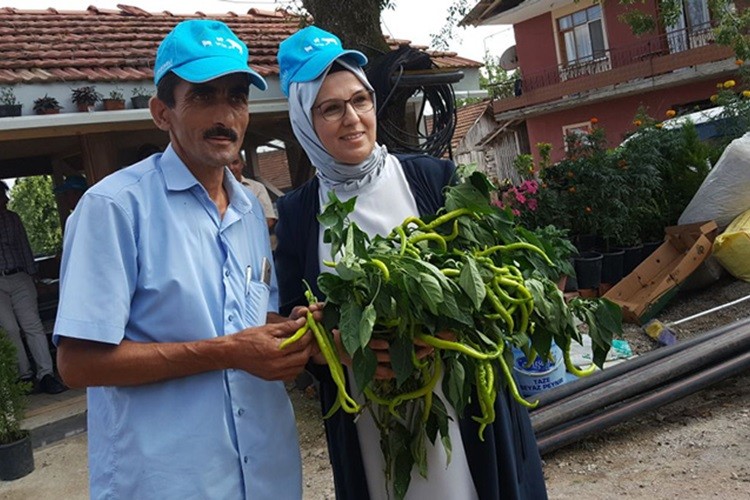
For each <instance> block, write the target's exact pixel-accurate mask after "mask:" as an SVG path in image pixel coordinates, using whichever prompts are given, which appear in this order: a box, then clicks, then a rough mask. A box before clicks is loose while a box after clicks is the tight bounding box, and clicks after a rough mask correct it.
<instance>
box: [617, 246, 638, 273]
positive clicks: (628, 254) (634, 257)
mask: <svg viewBox="0 0 750 500" xmlns="http://www.w3.org/2000/svg"><path fill="white" fill-rule="evenodd" d="M621 248H622V250H623V251H624V252H625V255H623V257H622V274H623V276H627V275H628V274H630V273H631V272H633V269H635V268H636V267H638V264H640V263H641V261H643V255H642V254H643V245H641V244H639V245H633V246H629V247H621Z"/></svg>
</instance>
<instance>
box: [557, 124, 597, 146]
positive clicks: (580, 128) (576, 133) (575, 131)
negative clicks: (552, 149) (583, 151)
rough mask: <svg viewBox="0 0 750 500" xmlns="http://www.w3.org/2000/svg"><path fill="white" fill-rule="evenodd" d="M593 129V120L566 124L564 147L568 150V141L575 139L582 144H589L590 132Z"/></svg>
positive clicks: (563, 130)
mask: <svg viewBox="0 0 750 500" xmlns="http://www.w3.org/2000/svg"><path fill="white" fill-rule="evenodd" d="M591 130H592V123H591V121H587V122H581V123H573V124H571V125H564V126H563V128H562V132H563V149H565V151H566V152H567V151H568V142H569V141H575V140H576V139H577V140H578V142H580V143H581V144H588V141H589V134H590V133H591Z"/></svg>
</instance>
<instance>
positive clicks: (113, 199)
mask: <svg viewBox="0 0 750 500" xmlns="http://www.w3.org/2000/svg"><path fill="white" fill-rule="evenodd" d="M224 187H225V188H226V190H227V192H228V193H229V199H230V203H229V207H228V208H227V210H226V212H225V214H224V217H223V218H221V217H220V216H219V213H218V210H217V208H216V206H215V204H214V203H213V202H212V201H211V199H210V198H209V196H208V194H207V192H206V190H205V189H204V188H203V186H202V185H201V184H200V183H198V181H197V180H196V179H195V177H194V176H193V175H192V174H191V173H190V171H189V170H188V169H187V167H186V166H185V165H184V164H183V163H182V161H181V160H180V159H179V157H178V156H177V155H176V154H175V152H174V150H173V149H172V148H171V147H169V148H168V149H167V150H166V151H165V152H164V154H163V155H154V156H152V157H150V158H148V159H146V160H144V161H142V162H139V163H137V164H135V165H133V166H131V167H128V168H125V169H123V170H120V171H118V172H115V173H113V174H112V175H110V176H108V177H106V178H105V179H103V180H102V181H101V182H99V183H97V184H96V185H95V186H93V187H92V188H90V189H89V190H88V191H87V192H86V194H85V195H84V197H83V198H82V199H81V201H80V202H79V204H78V207H77V208H76V210H75V212H74V213H73V214H72V215H71V217H70V218H69V219H68V225H67V227H66V232H65V241H64V246H63V260H62V268H61V286H60V304H59V309H58V315H57V321H56V323H55V332H54V339H55V342H57V341H58V340H59V337H60V336H65V337H73V338H78V339H85V340H92V341H96V342H105V343H109V344H118V343H120V342H121V341H122V340H123V339H128V340H131V341H135V342H186V341H193V340H200V339H210V338H213V337H217V336H220V335H231V334H233V333H235V332H238V331H240V330H242V329H243V328H247V327H250V326H257V325H262V324H264V323H265V321H266V313H267V312H268V311H276V310H277V302H278V291H277V287H276V276H275V273H273V272H272V273H271V280H270V284H266V283H264V282H263V280H262V276H261V270H262V266H263V262H264V259H265V262H267V263H268V264H270V265H272V262H273V259H272V258H271V253H270V246H269V241H268V232H267V229H266V222H265V219H264V216H263V211H262V209H261V208H260V204H259V203H258V202H257V200H256V199H255V198H254V196H253V195H252V194H250V193H248V192H247V191H246V190H244V189H243V188H242V187H241V185H240V184H239V183H238V182H237V181H236V180H235V179H234V178H233V177H232V176H231V175H230V174H229V173H228V171H227V175H225V181H224ZM88 441H89V472H90V486H91V497H92V498H120V499H136V498H137V499H151V498H158V499H180V500H182V499H188V498H191V499H192V498H194V499H242V498H248V499H266V498H268V499H271V498H273V499H279V498H281V499H295V498H301V496H302V493H301V489H302V477H301V460H300V454H299V445H298V439H297V431H296V428H295V422H294V415H293V410H292V407H291V403H290V401H289V398H288V397H287V394H286V390H285V388H284V385H283V383H282V382H267V381H264V380H261V379H259V378H257V377H254V376H252V375H250V374H248V373H246V372H243V371H241V370H227V371H214V372H209V373H204V374H200V375H194V376H190V377H184V378H178V379H174V380H169V381H166V382H160V383H155V384H148V385H142V386H137V387H93V388H89V389H88Z"/></svg>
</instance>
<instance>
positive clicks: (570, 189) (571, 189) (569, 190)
mask: <svg viewBox="0 0 750 500" xmlns="http://www.w3.org/2000/svg"><path fill="white" fill-rule="evenodd" d="M568 192H570V193H575V192H576V187H575V186H570V187H569V188H568Z"/></svg>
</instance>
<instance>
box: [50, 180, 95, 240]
mask: <svg viewBox="0 0 750 500" xmlns="http://www.w3.org/2000/svg"><path fill="white" fill-rule="evenodd" d="M88 187H89V185H88V183H87V182H86V178H85V177H83V176H82V175H68V176H66V177H65V181H63V183H62V184H60V185H59V186H57V187H55V188H54V189H53V192H54V193H55V195H56V196H57V204H58V206H59V207H60V212H61V213H63V214H64V217H63V221H62V224H63V227H64V225H65V221H67V219H68V217H69V216H70V214H71V212H73V210H74V209H75V208H76V205H78V201H79V200H80V199H81V196H83V193H85V192H86V190H87V189H88Z"/></svg>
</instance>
